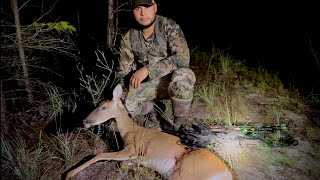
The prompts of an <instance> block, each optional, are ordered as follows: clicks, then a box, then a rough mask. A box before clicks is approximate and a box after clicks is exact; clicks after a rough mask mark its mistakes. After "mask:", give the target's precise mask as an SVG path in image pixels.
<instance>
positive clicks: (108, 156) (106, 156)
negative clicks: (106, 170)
mask: <svg viewBox="0 0 320 180" xmlns="http://www.w3.org/2000/svg"><path fill="white" fill-rule="evenodd" d="M129 159H136V156H135V151H134V148H133V145H129V146H127V147H126V148H124V149H123V150H122V151H119V152H112V153H101V154H97V155H96V156H95V157H93V158H92V159H90V160H89V161H87V162H85V163H84V164H82V165H81V166H79V167H77V168H76V169H74V170H72V171H70V172H68V174H67V176H66V180H70V179H71V178H72V177H73V176H74V175H76V174H77V173H78V172H80V171H82V170H83V169H84V168H86V167H88V166H90V165H91V164H93V163H95V162H97V161H101V160H116V161H124V160H129Z"/></svg>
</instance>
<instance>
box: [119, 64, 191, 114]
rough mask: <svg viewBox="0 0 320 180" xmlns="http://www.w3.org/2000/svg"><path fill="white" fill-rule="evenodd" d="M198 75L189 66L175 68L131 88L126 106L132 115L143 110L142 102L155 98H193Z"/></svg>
mask: <svg viewBox="0 0 320 180" xmlns="http://www.w3.org/2000/svg"><path fill="white" fill-rule="evenodd" d="M195 82H196V76H195V74H194V73H193V71H192V70H191V69H189V68H181V69H177V70H174V71H173V72H172V73H171V74H169V76H165V77H163V78H161V79H156V80H152V81H149V82H145V83H141V85H140V87H139V88H137V89H134V88H130V89H129V92H128V94H127V97H126V100H125V106H126V108H127V110H128V112H129V113H130V114H131V115H132V116H137V115H139V114H140V113H141V111H142V102H145V101H151V100H154V99H164V98H173V99H176V100H179V99H181V100H190V99H192V98H193V90H194V84H195Z"/></svg>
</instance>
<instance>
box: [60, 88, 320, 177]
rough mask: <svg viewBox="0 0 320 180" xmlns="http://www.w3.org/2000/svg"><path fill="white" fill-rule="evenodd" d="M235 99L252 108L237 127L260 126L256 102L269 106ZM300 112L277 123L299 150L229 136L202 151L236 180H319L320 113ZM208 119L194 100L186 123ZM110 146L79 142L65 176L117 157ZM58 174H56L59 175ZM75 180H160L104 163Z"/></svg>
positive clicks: (219, 136) (251, 98) (253, 98)
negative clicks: (81, 165)
mask: <svg viewBox="0 0 320 180" xmlns="http://www.w3.org/2000/svg"><path fill="white" fill-rule="evenodd" d="M239 96H243V97H244V98H246V99H247V100H248V102H251V103H249V106H248V109H249V111H248V113H247V114H246V115H245V116H243V117H241V118H240V120H239V121H242V122H246V121H248V118H250V116H251V115H252V114H258V116H257V117H256V118H255V119H254V121H253V122H252V123H254V124H259V123H260V122H263V114H262V113H261V112H263V111H264V109H265V108H266V105H265V103H261V102H263V101H268V99H263V98H262V97H259V96H257V95H252V94H251V95H250V94H243V93H239ZM305 108H306V111H305V113H304V114H297V113H295V112H292V111H289V110H283V111H281V118H282V119H283V121H284V123H286V124H287V125H288V129H289V131H290V134H291V135H292V137H293V138H294V140H296V141H297V142H298V145H295V146H294V145H289V146H274V147H272V146H268V145H267V144H266V143H265V142H263V141H261V140H259V139H258V140H257V139H255V140H252V139H245V138H243V137H241V136H240V135H239V133H232V132H230V133H212V134H210V135H207V136H206V138H207V140H208V141H207V143H208V144H207V148H209V149H211V150H212V151H213V152H215V153H216V154H217V155H219V156H220V157H221V158H222V159H223V160H224V161H225V162H226V163H227V164H228V165H229V166H230V167H231V168H232V169H234V171H235V172H236V174H237V176H238V179H239V180H248V179H277V180H278V179H290V180H291V179H297V180H300V179H308V180H309V179H310V180H313V179H314V180H316V179H319V177H320V146H319V142H320V137H319V136H318V130H319V128H318V127H319V124H318V123H319V117H320V112H319V109H317V108H314V109H313V108H311V107H305ZM250 113H251V114H250ZM259 113H260V114H259ZM210 116H214V115H213V114H212V113H210V111H209V110H208V108H207V107H206V104H205V102H203V101H201V99H199V98H198V97H195V98H194V101H193V104H192V110H191V113H190V117H189V123H192V122H194V121H197V122H201V121H203V120H204V119H206V118H210ZM312 125H313V126H312ZM309 127H314V130H316V132H315V134H312V133H310V132H309V131H307V129H308V128H309ZM308 132H309V134H308ZM109 145H110V144H108V142H107V141H106V140H102V139H99V140H97V141H96V143H94V145H92V144H91V145H90V144H89V143H88V142H87V141H83V143H81V147H79V151H78V153H77V154H76V156H77V158H76V160H75V161H74V162H75V163H73V164H67V165H66V166H64V168H65V170H68V169H70V168H71V167H72V166H74V165H75V164H76V163H78V162H80V160H81V159H83V158H84V157H86V156H88V155H93V154H98V153H101V152H106V151H116V149H113V150H112V148H111V147H110V146H109ZM59 171H60V172H61V169H60V170H59ZM62 171H64V170H62ZM57 174H58V172H57V173H56V175H57ZM75 179H76V180H84V179H110V180H120V179H121V180H123V179H128V180H131V179H132V180H133V179H146V180H147V179H161V177H160V176H159V175H158V174H157V173H156V172H154V171H152V170H151V169H147V168H143V167H141V166H139V165H132V164H130V163H128V162H115V161H104V162H98V163H95V164H93V165H91V166H89V167H87V168H86V169H84V170H83V171H81V172H80V173H78V174H77V175H76V176H75Z"/></svg>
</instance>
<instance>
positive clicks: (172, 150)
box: [66, 85, 236, 180]
mask: <svg viewBox="0 0 320 180" xmlns="http://www.w3.org/2000/svg"><path fill="white" fill-rule="evenodd" d="M121 95H122V87H121V86H120V85H118V86H117V87H116V88H115V89H114V91H113V99H112V100H111V101H105V102H102V103H101V104H100V105H99V107H97V108H96V109H95V110H94V111H93V112H91V113H90V114H89V116H88V117H87V118H86V119H85V120H84V121H83V124H84V127H85V128H89V127H92V126H94V125H98V124H101V123H103V122H105V121H107V120H109V119H111V118H115V120H116V124H117V127H118V130H119V133H120V135H121V137H122V138H123V141H124V149H123V150H122V151H119V152H110V153H108V152H106V153H101V154H98V155H96V156H95V157H94V158H92V159H91V160H89V161H87V162H85V163H84V164H82V165H81V166H79V167H77V168H76V169H74V170H72V171H70V172H69V173H68V174H67V176H66V179H67V180H69V179H71V178H72V177H73V176H74V175H75V174H77V173H78V172H79V171H82V170H83V169H84V168H86V167H88V166H90V165H91V164H93V163H95V162H97V161H100V160H117V161H125V160H135V161H137V162H138V161H139V162H140V164H141V165H142V166H144V167H147V168H151V169H153V170H155V171H157V172H158V173H160V174H161V175H162V177H163V178H165V179H172V180H188V179H190V180H191V179H192V180H203V179H226V180H229V179H235V178H236V175H235V173H234V172H233V171H232V170H231V168H229V167H228V165H227V164H226V163H224V161H223V160H222V159H220V158H219V157H218V156H217V155H215V154H214V153H213V152H211V151H210V150H207V149H196V150H192V149H190V148H188V147H187V146H185V145H183V144H181V143H180V138H178V137H176V136H174V135H171V134H167V133H164V132H161V131H159V130H156V129H151V128H144V127H142V126H139V125H138V124H137V123H135V122H134V121H133V120H132V119H131V118H130V117H129V115H128V113H127V111H126V110H125V108H123V104H122V102H121V100H120V97H121Z"/></svg>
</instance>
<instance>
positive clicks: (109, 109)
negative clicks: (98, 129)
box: [83, 84, 122, 128]
mask: <svg viewBox="0 0 320 180" xmlns="http://www.w3.org/2000/svg"><path fill="white" fill-rule="evenodd" d="M121 95H122V87H121V85H120V84H118V85H117V86H116V87H115V89H114V90H113V98H112V100H111V101H110V100H108V101H103V102H101V103H100V105H99V106H98V107H97V108H96V109H94V110H93V111H92V112H91V113H90V114H89V115H88V116H87V117H86V118H85V119H84V120H83V126H84V127H85V128H89V127H92V126H94V125H98V124H101V123H104V122H106V121H108V120H109V119H111V118H116V117H117V116H118V111H119V109H120V108H122V103H121V101H120V97H121Z"/></svg>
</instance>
